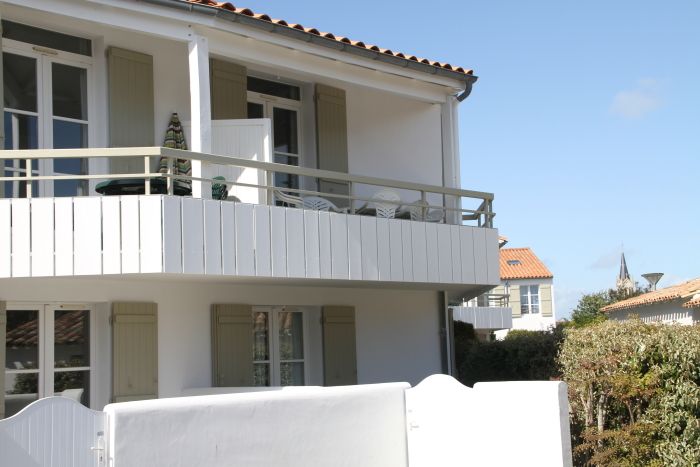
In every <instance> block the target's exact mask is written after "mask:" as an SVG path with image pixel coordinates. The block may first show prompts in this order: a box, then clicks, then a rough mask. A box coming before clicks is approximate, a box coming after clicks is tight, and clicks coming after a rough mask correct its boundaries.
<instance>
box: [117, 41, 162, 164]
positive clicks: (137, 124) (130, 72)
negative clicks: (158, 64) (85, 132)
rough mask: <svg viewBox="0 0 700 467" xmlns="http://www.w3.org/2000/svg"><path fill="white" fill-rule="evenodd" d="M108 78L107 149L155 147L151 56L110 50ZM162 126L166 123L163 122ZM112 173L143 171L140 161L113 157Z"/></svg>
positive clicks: (129, 51)
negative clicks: (108, 147)
mask: <svg viewBox="0 0 700 467" xmlns="http://www.w3.org/2000/svg"><path fill="white" fill-rule="evenodd" d="M107 64H108V79H109V146H110V147H113V148H114V147H138V146H154V145H155V137H154V124H155V123H154V120H155V110H154V105H155V104H154V97H153V57H151V56H150V55H146V54H142V53H139V52H133V51H131V50H124V49H119V48H117V47H111V48H110V49H109V50H108V51H107ZM164 124H165V122H164ZM110 164H111V170H112V173H128V172H143V158H140V157H129V158H115V159H112V160H111V162H110Z"/></svg>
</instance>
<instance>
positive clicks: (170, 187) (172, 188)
mask: <svg viewBox="0 0 700 467" xmlns="http://www.w3.org/2000/svg"><path fill="white" fill-rule="evenodd" d="M167 173H168V175H169V177H168V180H167V181H166V183H167V186H168V194H169V195H171V196H172V195H174V194H175V180H174V179H173V177H172V176H173V158H172V157H168V170H167Z"/></svg>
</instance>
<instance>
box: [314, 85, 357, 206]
mask: <svg viewBox="0 0 700 467" xmlns="http://www.w3.org/2000/svg"><path fill="white" fill-rule="evenodd" d="M316 139H317V145H316V147H317V151H318V168H319V169H322V170H332V171H334V172H342V173H347V172H348V123H347V108H346V104H345V91H344V90H343V89H337V88H333V87H330V86H326V85H323V84H317V85H316ZM319 185H320V186H319V188H320V190H321V191H322V192H325V193H334V194H340V195H347V194H348V193H349V192H348V185H347V184H346V183H338V182H334V181H330V180H323V179H321V180H320V181H319ZM332 201H333V202H334V203H336V204H340V205H345V206H347V205H348V202H347V200H344V199H343V198H334V199H332Z"/></svg>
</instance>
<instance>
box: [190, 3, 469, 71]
mask: <svg viewBox="0 0 700 467" xmlns="http://www.w3.org/2000/svg"><path fill="white" fill-rule="evenodd" d="M183 1H185V2H187V3H196V4H198V5H204V6H208V7H212V8H220V9H222V10H226V11H230V12H232V13H236V14H239V15H245V16H250V17H252V18H256V19H259V20H261V21H267V22H270V23H273V24H276V25H278V26H284V27H288V28H291V29H298V30H300V31H304V32H306V33H309V34H313V35H316V36H321V37H325V38H327V39H330V40H333V41H337V42H342V43H343V44H350V45H352V46H354V47H360V48H362V49H367V50H372V51H375V52H379V53H383V54H387V55H391V56H394V57H397V58H402V59H405V60H412V61H416V62H420V63H425V64H426V65H431V66H434V67H436V68H442V69H445V70H450V71H454V72H457V73H461V74H465V75H473V74H474V71H473V70H470V69H467V68H462V67H456V66H453V65H450V64H449V63H441V62H436V61H431V60H428V59H427V58H417V57H416V56H415V55H408V56H407V55H405V54H403V53H401V52H394V51H392V50H390V49H382V48H379V47H378V46H376V45H368V44H365V43H364V42H362V41H354V40H350V39H348V38H346V37H340V36H335V35H333V34H331V33H329V32H319V30H318V29H316V28H307V27H304V26H302V25H301V24H294V23H287V21H285V20H283V19H273V18H271V17H270V16H268V15H266V14H264V13H255V12H254V11H252V10H250V9H248V8H238V7H236V6H235V5H234V4H232V3H231V2H217V1H214V0H183Z"/></svg>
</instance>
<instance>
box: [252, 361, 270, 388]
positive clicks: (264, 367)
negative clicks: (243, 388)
mask: <svg viewBox="0 0 700 467" xmlns="http://www.w3.org/2000/svg"><path fill="white" fill-rule="evenodd" d="M269 385H270V364H269V363H254V364H253V386H256V387H259V386H269Z"/></svg>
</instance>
